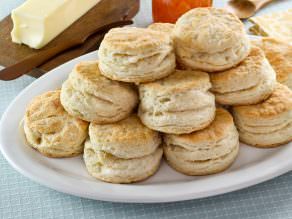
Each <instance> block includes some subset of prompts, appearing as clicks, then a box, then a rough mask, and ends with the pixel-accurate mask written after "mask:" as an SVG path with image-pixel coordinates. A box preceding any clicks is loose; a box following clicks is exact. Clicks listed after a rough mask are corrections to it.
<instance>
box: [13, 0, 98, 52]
mask: <svg viewBox="0 0 292 219" xmlns="http://www.w3.org/2000/svg"><path fill="white" fill-rule="evenodd" d="M99 1H100V0H27V1H25V3H23V4H22V5H21V6H19V7H18V8H16V9H14V10H13V11H12V13H11V17H12V20H13V29H12V32H11V37H12V41H13V42H14V43H19V44H26V45H28V46H29V47H31V48H34V49H40V48H42V47H44V46H45V45H46V44H48V43H49V42H50V41H51V40H53V39H54V38H55V37H56V36H57V35H59V34H60V33H61V32H62V31H64V30H65V29H66V28H67V27H69V26H70V25H71V24H72V23H74V22H75V21H76V20H78V19H79V18H80V17H81V16H82V15H84V14H85V13H86V12H87V11H88V10H90V9H91V8H92V7H93V6H95V5H96V4H97V3H98V2H99ZM72 37H74V36H72Z"/></svg>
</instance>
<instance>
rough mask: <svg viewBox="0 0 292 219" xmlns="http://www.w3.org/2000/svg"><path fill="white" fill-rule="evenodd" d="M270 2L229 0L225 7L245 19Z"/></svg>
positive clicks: (267, 0) (269, 0)
mask: <svg viewBox="0 0 292 219" xmlns="http://www.w3.org/2000/svg"><path fill="white" fill-rule="evenodd" d="M270 2H272V0H230V1H229V2H228V3H227V9H228V10H229V11H231V12H233V13H234V14H236V15H237V17H239V18H240V19H246V18H249V17H251V16H252V15H254V14H255V13H256V12H257V11H258V10H259V9H261V8H262V7H264V6H265V5H266V4H268V3H270Z"/></svg>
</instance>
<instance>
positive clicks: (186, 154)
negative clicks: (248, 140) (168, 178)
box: [163, 108, 239, 175]
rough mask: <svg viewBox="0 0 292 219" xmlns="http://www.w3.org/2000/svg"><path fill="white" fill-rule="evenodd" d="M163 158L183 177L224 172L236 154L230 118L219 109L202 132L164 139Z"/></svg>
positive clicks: (235, 143) (237, 143) (236, 139)
mask: <svg viewBox="0 0 292 219" xmlns="http://www.w3.org/2000/svg"><path fill="white" fill-rule="evenodd" d="M164 142H165V144H164V146H163V150H164V155H165V157H166V160H167V162H168V163H169V165H170V166H171V167H173V168H174V169H176V170H177V171H179V172H181V173H184V174H186V175H208V174H213V173H218V172H221V171H223V170H225V169H226V168H228V167H229V166H230V165H231V164H232V163H233V161H234V160H235V159H236V157H237V154H238V151H239V139H238V132H237V130H236V127H235V125H234V123H233V118H232V116H231V115H230V113H228V111H226V110H224V109H223V108H218V109H217V110H216V117H215V119H214V121H213V122H212V123H211V124H210V125H209V126H208V127H207V128H205V129H203V130H199V131H196V132H193V133H190V134H183V135H171V134H166V135H165V136H164Z"/></svg>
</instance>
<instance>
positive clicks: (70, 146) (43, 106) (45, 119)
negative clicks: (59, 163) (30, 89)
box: [24, 90, 88, 158]
mask: <svg viewBox="0 0 292 219" xmlns="http://www.w3.org/2000/svg"><path fill="white" fill-rule="evenodd" d="M87 128H88V123H87V122H84V121H82V120H80V119H77V118H74V117H72V116H70V115H69V114H68V113H67V112H66V111H65V110H64V108H63V107H62V105H61V103H60V91H59V90H57V91H49V92H46V93H44V94H42V95H40V96H37V97H35V98H34V99H33V100H32V102H31V103H30V104H29V105H28V107H27V109H26V112H25V116H24V133H25V136H26V140H27V142H28V143H29V145H30V146H32V147H33V148H35V149H37V150H38V151H39V152H40V153H42V154H43V155H45V156H47V157H56V158H57V157H73V156H76V155H78V154H81V153H82V152H83V142H84V140H85V139H86V137H87Z"/></svg>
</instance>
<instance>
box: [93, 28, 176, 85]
mask: <svg viewBox="0 0 292 219" xmlns="http://www.w3.org/2000/svg"><path fill="white" fill-rule="evenodd" d="M98 55H99V60H100V65H99V66H100V69H101V73H102V74H103V75H104V76H106V77H108V78H110V79H112V80H118V81H125V82H134V83H137V84H139V83H142V82H149V81H154V80H157V79H160V78H163V77H166V76H168V75H169V74H171V73H172V72H173V70H174V69H175V55H174V49H173V42H172V39H171V37H170V36H169V35H167V34H161V32H159V31H154V30H151V29H147V28H135V27H124V28H113V29H111V30H110V31H109V32H108V33H107V34H106V35H105V37H104V39H103V41H102V43H101V45H100V47H99V51H98Z"/></svg>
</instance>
